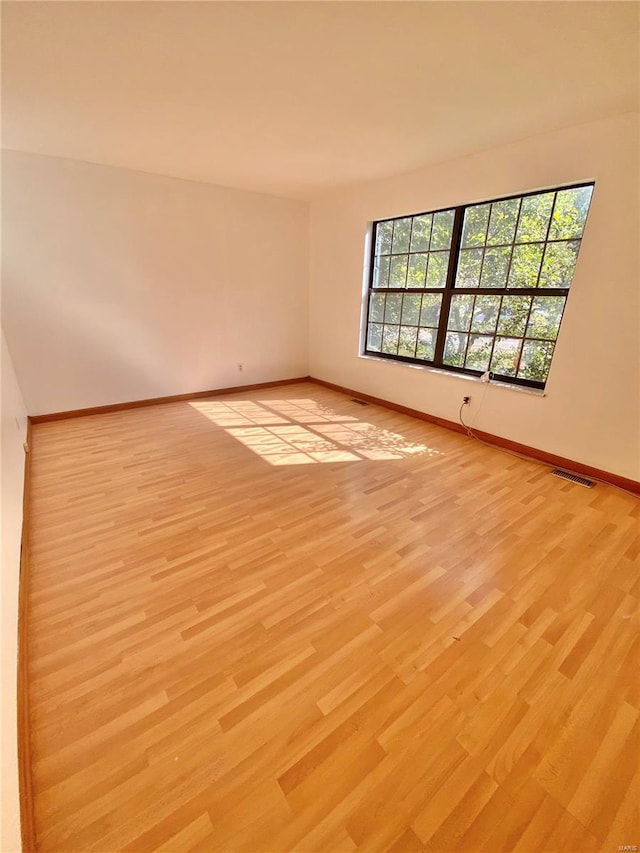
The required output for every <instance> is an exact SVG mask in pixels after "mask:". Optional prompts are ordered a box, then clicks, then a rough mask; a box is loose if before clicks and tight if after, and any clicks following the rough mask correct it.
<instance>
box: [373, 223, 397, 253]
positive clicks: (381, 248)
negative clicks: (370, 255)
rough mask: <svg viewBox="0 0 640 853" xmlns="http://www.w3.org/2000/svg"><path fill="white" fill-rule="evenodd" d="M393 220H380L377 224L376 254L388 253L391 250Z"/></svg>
mask: <svg viewBox="0 0 640 853" xmlns="http://www.w3.org/2000/svg"><path fill="white" fill-rule="evenodd" d="M392 232H393V222H378V224H377V226H376V255H388V254H389V253H390V252H391V234H392Z"/></svg>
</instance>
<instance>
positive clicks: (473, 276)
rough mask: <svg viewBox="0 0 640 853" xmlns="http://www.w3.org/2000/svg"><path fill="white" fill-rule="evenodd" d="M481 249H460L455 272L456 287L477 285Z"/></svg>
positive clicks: (480, 263) (480, 264)
mask: <svg viewBox="0 0 640 853" xmlns="http://www.w3.org/2000/svg"><path fill="white" fill-rule="evenodd" d="M482 251H483V250H482V249H461V250H460V257H459V260H458V270H457V272H456V287H477V286H478V282H479V281H480V268H481V266H482Z"/></svg>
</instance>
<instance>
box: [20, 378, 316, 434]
mask: <svg viewBox="0 0 640 853" xmlns="http://www.w3.org/2000/svg"><path fill="white" fill-rule="evenodd" d="M309 380H310V377H309V376H298V377H296V378H294V379H277V380H275V381H274V382H258V383H256V384H255V385H233V386H230V387H228V388H216V389H214V390H212V391H194V392H192V393H191V394H173V395H172V396H171V397H151V398H149V399H148V400H131V401H130V402H127V403H111V404H109V405H107V406H93V407H92V408H89V409H71V410H70V411H68V412H51V413H50V414H45V415H31V417H30V418H29V420H30V422H31V423H32V424H46V423H48V422H49V421H62V420H65V419H66V418H83V417H86V416H87V415H106V414H108V413H109V412H122V411H124V410H125V409H139V408H142V407H143V406H160V405H162V404H163V403H181V402H184V401H185V400H201V399H203V398H204V397H216V396H219V395H220V394H234V393H235V392H236V391H258V390H260V389H261V388H275V387H276V386H277V385H295V384H296V383H298V382H309Z"/></svg>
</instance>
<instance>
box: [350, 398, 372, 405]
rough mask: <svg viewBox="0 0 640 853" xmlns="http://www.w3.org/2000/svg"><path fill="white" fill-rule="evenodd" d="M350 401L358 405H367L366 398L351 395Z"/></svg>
mask: <svg viewBox="0 0 640 853" xmlns="http://www.w3.org/2000/svg"><path fill="white" fill-rule="evenodd" d="M351 402H352V403H357V404H358V405H359V406H368V405H369V404H368V403H367V401H366V400H358V399H357V398H356V397H352V398H351Z"/></svg>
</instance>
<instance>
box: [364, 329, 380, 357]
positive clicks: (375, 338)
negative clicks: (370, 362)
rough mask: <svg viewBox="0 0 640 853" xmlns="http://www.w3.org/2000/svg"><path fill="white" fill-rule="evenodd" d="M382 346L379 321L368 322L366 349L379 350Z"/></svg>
mask: <svg viewBox="0 0 640 853" xmlns="http://www.w3.org/2000/svg"><path fill="white" fill-rule="evenodd" d="M381 346H382V326H381V325H380V323H370V324H369V334H368V335H367V349H371V350H375V351H376V352H380V347H381Z"/></svg>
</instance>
